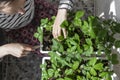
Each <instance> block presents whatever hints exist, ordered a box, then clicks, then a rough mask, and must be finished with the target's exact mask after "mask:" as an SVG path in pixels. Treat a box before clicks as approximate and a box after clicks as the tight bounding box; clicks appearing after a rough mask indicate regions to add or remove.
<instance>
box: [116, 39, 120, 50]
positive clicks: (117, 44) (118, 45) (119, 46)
mask: <svg viewBox="0 0 120 80" xmlns="http://www.w3.org/2000/svg"><path fill="white" fill-rule="evenodd" d="M115 47H116V48H120V40H117V41H115Z"/></svg>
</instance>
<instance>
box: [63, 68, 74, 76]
mask: <svg viewBox="0 0 120 80" xmlns="http://www.w3.org/2000/svg"><path fill="white" fill-rule="evenodd" d="M73 72H74V71H73V70H72V69H66V70H65V75H72V74H73Z"/></svg>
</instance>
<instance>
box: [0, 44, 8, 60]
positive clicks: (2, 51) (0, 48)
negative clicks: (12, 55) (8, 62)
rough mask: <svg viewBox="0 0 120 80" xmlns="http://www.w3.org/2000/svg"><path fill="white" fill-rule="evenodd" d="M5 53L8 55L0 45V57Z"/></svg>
mask: <svg viewBox="0 0 120 80" xmlns="http://www.w3.org/2000/svg"><path fill="white" fill-rule="evenodd" d="M5 55H8V54H7V50H6V49H5V48H4V47H3V46H0V58H2V57H4V56H5Z"/></svg>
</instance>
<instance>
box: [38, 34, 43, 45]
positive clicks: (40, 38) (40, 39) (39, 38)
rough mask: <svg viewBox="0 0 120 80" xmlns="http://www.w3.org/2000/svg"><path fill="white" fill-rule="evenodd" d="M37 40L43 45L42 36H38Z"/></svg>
mask: <svg viewBox="0 0 120 80" xmlns="http://www.w3.org/2000/svg"><path fill="white" fill-rule="evenodd" d="M38 40H39V41H40V42H41V43H43V35H39V37H38Z"/></svg>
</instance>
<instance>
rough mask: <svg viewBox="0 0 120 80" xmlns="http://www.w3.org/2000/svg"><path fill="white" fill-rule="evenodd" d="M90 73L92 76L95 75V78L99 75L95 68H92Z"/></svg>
mask: <svg viewBox="0 0 120 80" xmlns="http://www.w3.org/2000/svg"><path fill="white" fill-rule="evenodd" d="M90 73H91V75H93V76H96V75H97V72H96V71H95V69H94V68H91V70H90Z"/></svg>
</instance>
